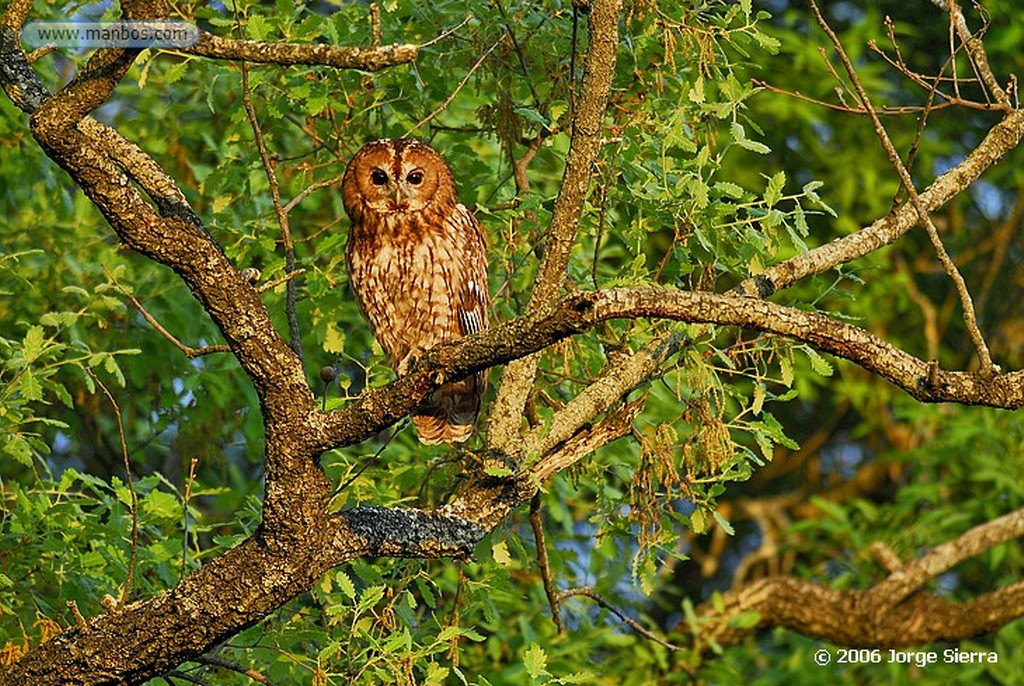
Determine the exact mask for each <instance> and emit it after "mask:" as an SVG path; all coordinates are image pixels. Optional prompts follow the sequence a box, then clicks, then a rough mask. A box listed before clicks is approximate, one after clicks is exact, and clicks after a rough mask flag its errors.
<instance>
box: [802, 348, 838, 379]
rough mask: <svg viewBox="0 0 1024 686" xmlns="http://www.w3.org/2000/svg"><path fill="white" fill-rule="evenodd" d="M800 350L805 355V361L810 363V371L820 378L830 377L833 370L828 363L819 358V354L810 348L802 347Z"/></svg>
mask: <svg viewBox="0 0 1024 686" xmlns="http://www.w3.org/2000/svg"><path fill="white" fill-rule="evenodd" d="M801 350H803V351H804V354H805V355H807V359H808V360H809V361H810V363H811V369H813V370H814V372H815V373H816V374H820V375H821V376H832V373H833V371H834V369H833V367H832V365H831V364H830V363H829V361H828V360H826V359H825V358H824V357H822V356H821V353H819V352H818V351H817V350H815V349H814V348H812V347H810V346H804V347H802V348H801Z"/></svg>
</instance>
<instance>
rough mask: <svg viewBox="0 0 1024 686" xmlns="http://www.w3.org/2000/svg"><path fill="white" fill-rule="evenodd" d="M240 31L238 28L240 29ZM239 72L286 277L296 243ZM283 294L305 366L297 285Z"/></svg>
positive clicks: (293, 341) (245, 72)
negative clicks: (278, 232)
mask: <svg viewBox="0 0 1024 686" xmlns="http://www.w3.org/2000/svg"><path fill="white" fill-rule="evenodd" d="M239 30H241V27H239ZM241 70H242V106H243V107H245V114H246V116H247V117H248V119H249V126H250V127H251V128H252V133H253V137H254V138H255V139H256V149H257V150H258V151H259V155H260V162H261V163H262V164H263V172H264V173H265V174H266V177H267V183H268V184H269V186H270V200H271V203H272V204H273V206H274V214H275V215H277V224H278V226H280V227H281V237H282V239H283V242H284V265H285V266H284V268H285V270H286V272H287V273H288V274H292V273H294V272H295V271H296V270H295V244H294V243H293V242H292V230H291V226H290V224H289V222H288V213H287V212H285V209H284V206H283V205H282V204H281V189H280V186H278V183H277V173H276V172H275V171H274V167H273V165H272V164H271V161H270V155H269V153H268V152H267V145H266V142H265V141H264V140H263V130H262V129H261V128H260V123H259V119H258V118H257V117H256V108H255V107H253V105H252V98H251V96H250V89H249V68H248V66H247V65H246V63H245V62H244V61H243V62H242V63H241ZM287 283H288V285H287V288H286V291H285V304H284V310H285V316H286V317H287V319H288V334H289V345H290V346H291V349H292V350H293V351H294V352H295V355H296V356H297V357H298V358H299V363H300V364H302V365H303V366H305V357H304V355H303V353H302V330H301V329H300V328H299V316H298V313H297V312H296V310H295V301H296V297H297V295H296V285H295V281H294V279H291V278H289V279H288V280H287Z"/></svg>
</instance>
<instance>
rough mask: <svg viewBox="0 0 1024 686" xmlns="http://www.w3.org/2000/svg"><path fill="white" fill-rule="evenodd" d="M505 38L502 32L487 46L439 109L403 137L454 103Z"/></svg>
mask: <svg viewBox="0 0 1024 686" xmlns="http://www.w3.org/2000/svg"><path fill="white" fill-rule="evenodd" d="M504 40H505V34H501V36H499V37H498V40H496V41H494V44H493V45H491V47H489V48H487V50H486V51H485V52H484V54H482V55H480V57H479V58H478V59H477V61H476V62H475V63H473V66H472V67H470V68H469V71H467V72H466V75H465V76H463V77H462V80H461V81H459V85H457V86H456V87H455V90H453V91H452V92H451V93H450V94H449V95H448V97H447V98H445V101H444V102H442V103H441V104H440V105H438V107H437V109H435V110H434V111H433V112H431V113H430V114H428V115H427V116H426V117H424V118H423V119H421V120H419V121H418V122H416V123H415V124H413V125H412V127H411V128H410V129H409V130H408V131H406V132H405V133H404V134H402V138H408V137H409V136H411V135H412V134H413V133H414V132H415V131H416V130H417V129H419V128H420V127H421V126H423V125H424V124H426V123H427V122H429V121H430V120H432V119H433V118H434V117H436V116H437V115H439V114H441V112H443V111H444V110H445V109H446V108H447V107H448V105H450V104H452V100H454V99H455V96H457V95H458V94H459V91H461V90H462V89H463V87H464V86H465V85H466V83H467V82H468V81H469V77H471V76H472V75H473V73H474V72H475V71H476V70H477V69H479V68H480V65H481V64H483V63H484V60H485V59H487V58H488V57H489V56H490V54H491V53H492V52H494V49H495V48H497V47H498V46H499V45H501V43H502V41H504Z"/></svg>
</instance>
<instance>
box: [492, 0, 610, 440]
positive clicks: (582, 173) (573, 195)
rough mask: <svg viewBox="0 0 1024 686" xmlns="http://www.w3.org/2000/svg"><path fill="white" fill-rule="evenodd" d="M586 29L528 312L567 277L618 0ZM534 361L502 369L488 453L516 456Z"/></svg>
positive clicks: (604, 100)
mask: <svg viewBox="0 0 1024 686" xmlns="http://www.w3.org/2000/svg"><path fill="white" fill-rule="evenodd" d="M588 29H589V35H590V45H589V47H588V49H587V57H586V60H585V63H584V76H583V86H582V92H581V94H580V97H579V100H578V102H577V105H576V109H575V112H574V116H573V126H572V137H571V140H570V143H569V153H568V155H567V156H566V160H565V171H564V173H563V174H562V185H561V189H560V190H559V192H558V198H557V199H556V200H555V208H554V212H553V214H552V217H551V225H550V226H549V227H548V230H547V233H546V234H545V237H544V242H543V245H544V253H543V259H542V261H541V264H540V269H539V272H538V276H537V282H536V284H535V285H534V288H533V292H532V293H531V294H530V300H529V302H528V303H527V306H526V311H527V312H536V311H537V310H538V309H539V308H541V307H543V306H544V305H545V304H546V303H548V302H551V301H553V300H554V299H555V298H556V297H557V296H558V294H559V293H560V292H561V290H562V287H563V286H564V285H565V282H566V279H567V276H568V274H567V272H566V269H567V267H568V264H569V256H570V253H571V251H572V246H573V244H574V243H575V240H576V234H577V231H578V229H579V220H580V215H581V214H582V212H583V203H584V200H585V199H586V194H587V189H588V188H589V186H590V175H591V166H592V165H593V164H594V161H595V160H596V159H597V154H598V152H599V150H600V147H601V132H602V130H603V124H604V115H605V110H606V109H607V105H608V94H609V93H610V92H611V83H612V77H613V76H614V74H615V58H616V50H617V48H618V29H619V0H595V1H594V2H593V3H592V6H591V8H590V13H589V15H588ZM538 361H539V360H538V358H536V357H530V358H526V359H524V360H523V361H521V362H517V363H514V364H511V365H509V366H508V367H506V368H505V369H504V370H503V371H502V375H501V382H500V384H499V386H498V393H497V397H496V398H495V401H494V404H493V405H492V406H491V414H490V423H489V425H488V427H487V443H488V446H489V447H491V448H492V449H494V450H498V451H500V452H503V453H505V454H507V455H514V454H516V453H517V452H518V450H517V448H516V444H517V442H518V434H519V428H520V423H521V421H522V416H523V407H524V405H525V403H526V399H527V397H528V396H529V390H530V388H531V387H532V386H533V382H534V377H535V376H536V373H537V363H538Z"/></svg>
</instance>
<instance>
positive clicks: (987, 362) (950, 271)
mask: <svg viewBox="0 0 1024 686" xmlns="http://www.w3.org/2000/svg"><path fill="white" fill-rule="evenodd" d="M810 4H811V9H812V10H813V12H814V16H815V18H816V19H817V21H818V24H819V25H820V26H821V28H822V30H823V31H824V32H825V34H826V35H827V36H828V37H829V40H830V41H831V42H832V45H833V47H834V48H835V50H836V55H837V56H838V57H839V59H840V61H841V62H842V63H843V67H844V68H845V69H846V73H847V75H848V76H849V77H850V81H851V83H852V85H853V88H854V89H855V90H856V92H857V97H858V98H860V101H861V104H862V105H863V106H864V109H865V110H866V111H867V114H868V117H870V118H871V123H872V124H873V125H874V128H875V133H876V134H878V138H879V140H880V141H881V143H882V147H883V148H885V152H886V154H887V155H888V156H889V161H890V162H891V163H892V165H893V167H894V168H895V169H896V172H897V173H898V174H899V177H900V181H901V182H902V183H903V186H904V188H906V190H907V194H908V195H909V196H910V202H911V204H912V205H913V206H914V209H915V211H916V212H917V216H918V218H919V219H920V221H921V223H922V224H923V225H924V227H925V230H926V231H927V232H928V237H929V238H930V239H931V242H932V246H933V247H934V248H935V253H936V255H937V256H938V258H939V263H940V264H941V265H942V268H943V269H944V270H945V272H946V274H947V275H948V276H949V278H950V279H951V280H952V281H953V285H954V286H955V288H956V291H957V294H958V295H959V296H960V306H961V308H962V309H963V319H964V324H965V325H966V327H967V333H968V335H969V336H970V338H971V341H972V342H973V343H974V347H975V350H976V351H977V354H978V360H979V363H980V366H981V371H982V373H983V374H985V375H987V376H990V377H991V376H994V375H995V374H998V373H999V368H998V367H997V366H996V365H995V364H994V363H993V362H992V357H991V355H990V354H989V350H988V345H987V344H986V343H985V338H984V336H982V334H981V330H980V329H979V328H978V321H977V317H976V315H975V311H974V303H973V302H972V301H971V294H970V293H969V292H968V290H967V284H966V282H965V281H964V278H963V276H961V274H960V271H959V270H958V269H957V266H956V264H955V263H954V262H953V260H952V259H951V258H950V256H949V253H947V252H946V248H945V246H944V245H943V244H942V239H941V237H940V236H939V231H938V229H936V228H935V224H934V223H933V222H932V220H931V216H930V215H929V213H928V208H927V207H926V206H925V204H924V202H923V201H922V200H921V196H920V195H918V192H917V188H916V187H915V186H914V180H913V178H911V176H910V172H909V171H907V167H906V166H905V165H904V164H903V161H902V160H901V159H900V156H899V152H898V151H897V150H896V146H894V145H893V143H892V140H891V139H890V138H889V134H888V133H887V132H886V130H885V127H884V126H882V121H881V120H880V119H879V118H878V114H877V113H876V112H875V110H874V107H873V106H872V104H871V100H870V98H868V94H867V91H865V90H864V86H863V85H862V84H861V82H860V79H859V77H858V76H857V72H856V70H855V69H854V67H853V63H852V62H851V61H850V58H849V56H848V55H847V54H846V50H845V49H844V48H843V45H842V43H841V42H840V40H839V37H838V36H837V35H836V34H835V32H834V31H833V30H832V27H830V26H829V25H828V22H827V21H825V17H824V16H822V14H821V10H819V9H818V4H817V2H815V0H810Z"/></svg>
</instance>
